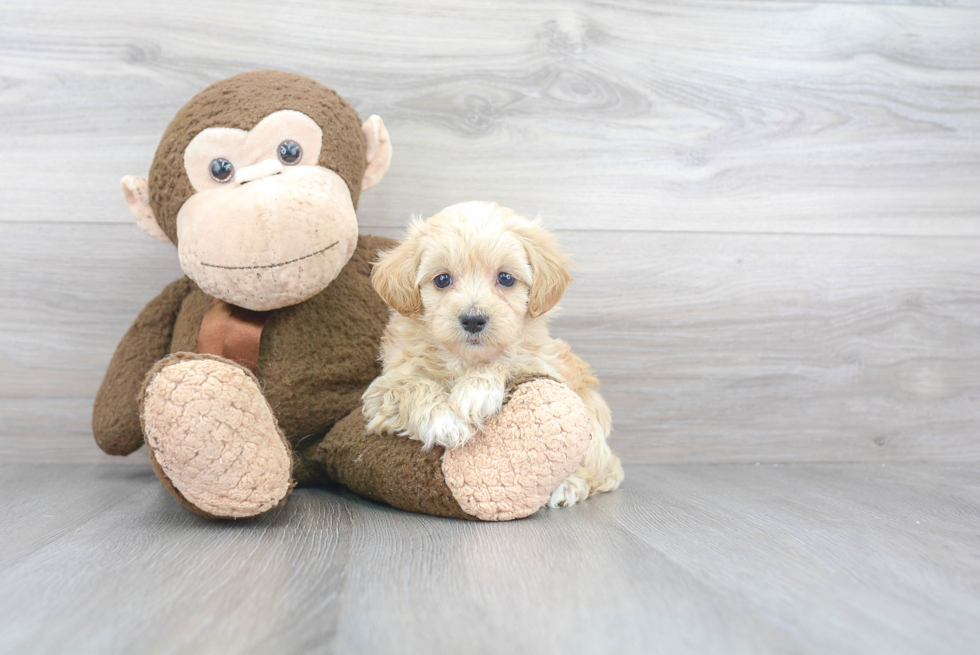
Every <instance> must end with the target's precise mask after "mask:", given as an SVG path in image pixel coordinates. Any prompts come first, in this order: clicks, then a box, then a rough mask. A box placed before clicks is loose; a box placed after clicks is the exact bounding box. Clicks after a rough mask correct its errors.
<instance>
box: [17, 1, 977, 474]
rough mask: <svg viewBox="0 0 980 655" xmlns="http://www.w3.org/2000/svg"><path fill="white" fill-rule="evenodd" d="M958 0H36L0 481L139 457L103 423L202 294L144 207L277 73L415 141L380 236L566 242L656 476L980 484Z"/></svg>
mask: <svg viewBox="0 0 980 655" xmlns="http://www.w3.org/2000/svg"><path fill="white" fill-rule="evenodd" d="M933 4H934V3H932V2H928V3H915V2H909V3H889V2H853V3H840V2H811V3H799V2H790V1H785V2H782V1H780V2H769V1H759V2H757V1H740V0H733V1H722V0H716V1H710V0H691V1H689V2H618V1H610V2H602V3H586V2H571V1H569V2H523V1H522V2H517V1H510V2H492V3H490V2H487V3H483V2H466V3H463V2H459V1H458V0H426V1H424V2H384V1H382V0H358V1H351V2H329V3H325V2H314V1H313V0H306V1H303V2H298V1H288V2H287V1H281V2H274V3H273V2H268V3H261V2H241V1H239V2H234V3H231V2H211V1H205V0H193V1H190V0H179V1H176V0H170V1H168V2H157V3H148V2H139V3H137V2H131V3H126V2H120V1H119V0H98V1H89V2H69V1H68V0H55V1H50V2H39V1H19V0H16V1H15V0H4V2H3V3H2V5H0V459H2V460H3V461H13V460H39V461H88V462H97V461H108V460H109V458H108V457H105V456H103V455H101V454H100V453H99V452H98V450H97V449H96V448H95V446H94V445H93V443H92V441H91V433H90V429H89V417H90V411H91V402H92V397H93V395H94V392H95V390H96V388H97V387H98V384H99V382H100V380H101V376H102V373H103V370H104V368H105V366H106V364H107V362H108V360H109V358H110V356H111V354H112V351H113V349H114V347H115V345H116V343H117V341H118V339H119V337H120V336H121V335H122V334H123V332H124V330H125V329H126V327H127V326H128V324H129V323H130V322H131V321H132V320H133V318H134V317H135V316H136V314H137V312H138V311H139V310H140V308H141V307H142V306H143V304H144V303H146V302H147V301H148V300H149V299H150V298H152V297H153V296H154V295H155V294H156V293H157V292H158V291H159V290H160V288H161V287H162V286H163V285H164V284H166V283H167V282H168V281H170V280H171V279H173V278H175V277H177V276H178V275H179V274H180V272H179V268H178V266H177V258H176V254H175V251H174V250H173V248H172V247H171V246H166V245H161V244H157V243H155V242H153V241H151V240H150V239H149V238H147V237H145V236H144V235H143V234H142V233H141V232H140V231H139V230H138V229H137V228H136V227H135V226H134V225H133V224H132V222H131V220H130V217H129V214H128V212H127V211H126V209H125V207H124V205H123V202H122V200H121V199H120V197H119V192H118V180H119V178H120V177H121V176H123V175H125V174H130V173H132V174H145V173H146V171H147V169H148V167H149V163H150V160H151V157H152V155H153V152H154V149H155V147H156V144H157V141H158V139H159V137H160V135H161V133H162V131H163V129H164V128H165V126H166V125H167V123H168V122H169V120H170V118H171V117H172V116H173V114H174V112H175V111H176V110H177V108H178V107H180V106H181V105H182V104H183V103H184V102H185V101H186V100H187V99H188V98H190V97H191V96H192V95H193V94H194V93H196V92H197V91H198V90H200V89H202V88H203V87H204V86H206V85H207V84H209V83H211V82H214V81H216V80H219V79H221V78H224V77H226V76H229V75H232V74H235V73H238V72H241V71H246V70H251V69H258V68H279V69H285V70H291V71H296V72H300V73H304V74H307V75H310V76H312V77H315V78H316V79H318V80H320V81H322V82H324V83H326V84H328V85H331V86H333V87H335V88H336V89H338V90H339V91H340V92H341V94H343V95H344V96H346V97H347V98H348V99H349V100H350V101H351V102H352V103H353V104H354V106H355V107H356V108H357V110H358V111H359V112H360V113H361V114H362V115H363V116H367V115H368V114H371V113H377V114H380V115H382V116H383V117H384V118H385V120H386V123H387V125H388V127H389V129H390V132H391V136H392V139H393V141H394V147H395V159H394V163H393V165H392V168H391V170H390V172H389V174H388V176H387V178H386V179H385V180H384V182H383V183H382V185H381V186H380V187H379V188H377V189H375V190H373V191H371V192H369V193H367V194H365V196H364V198H363V202H362V206H361V210H360V222H361V226H362V230H363V231H364V232H368V233H376V234H377V233H381V234H386V235H394V234H396V233H397V232H398V230H399V228H400V226H402V225H403V224H404V223H405V221H406V220H407V219H408V218H409V216H410V215H412V214H416V213H421V214H425V215H428V214H431V213H433V212H434V211H436V210H438V209H439V208H441V207H443V206H445V205H448V204H451V203H454V202H457V201H461V200H469V199H492V200H496V201H498V202H500V203H501V204H506V205H509V206H512V207H514V208H515V209H517V210H518V211H520V212H523V213H525V214H528V215H535V214H541V215H542V216H543V218H544V220H545V222H546V223H547V225H549V226H551V227H552V228H554V229H555V230H556V231H557V232H558V234H559V237H560V240H561V242H562V243H563V244H564V246H565V247H566V249H567V250H568V251H570V252H571V253H573V254H574V256H575V258H576V259H577V261H578V263H579V266H578V270H577V281H576V285H575V286H574V287H573V289H572V290H571V291H570V293H569V294H568V296H567V298H566V301H565V302H564V311H563V313H562V314H561V316H560V317H559V318H557V319H556V320H555V322H554V332H555V333H556V334H557V335H560V336H562V337H564V338H566V339H567V340H569V341H570V342H571V343H572V344H573V346H574V347H575V348H576V349H577V350H578V351H579V352H580V353H581V354H582V355H583V356H585V357H586V358H587V359H588V360H590V361H591V362H592V363H593V364H594V365H595V367H596V368H597V369H598V371H599V372H600V374H601V376H602V378H603V380H604V382H605V390H606V393H607V395H608V397H609V400H610V402H611V404H612V406H613V409H614V415H615V418H616V435H615V436H616V444H617V447H618V449H619V450H620V451H621V453H622V454H623V455H624V459H626V460H627V461H630V462H686V461H702V462H722V461H745V462H753V461H766V462H769V461H772V462H779V461H787V460H806V461H857V460H864V461H868V460H882V461H887V460H964V459H967V460H976V459H977V458H978V457H980V435H978V425H980V9H978V8H977V7H976V6H972V7H971V6H965V5H966V3H955V4H960V5H963V6H932V5H933ZM137 459H138V461H140V462H143V461H144V459H143V458H142V457H138V458H137Z"/></svg>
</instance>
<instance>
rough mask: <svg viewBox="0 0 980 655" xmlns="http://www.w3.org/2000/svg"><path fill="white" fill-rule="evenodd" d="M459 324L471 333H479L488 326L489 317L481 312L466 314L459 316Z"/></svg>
mask: <svg viewBox="0 0 980 655" xmlns="http://www.w3.org/2000/svg"><path fill="white" fill-rule="evenodd" d="M459 324H460V325H462V326H463V329H464V330H466V331H467V332H469V333H470V334H479V333H480V332H483V328H485V327H486V326H487V317H486V316H480V315H479V314H464V315H463V316H460V317H459Z"/></svg>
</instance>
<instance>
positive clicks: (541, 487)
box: [442, 379, 591, 521]
mask: <svg viewBox="0 0 980 655" xmlns="http://www.w3.org/2000/svg"><path fill="white" fill-rule="evenodd" d="M589 424H590V421H589V412H588V409H586V407H585V403H583V402H582V400H581V399H580V398H579V397H578V396H577V395H576V394H575V393H574V392H573V391H571V390H570V389H569V388H568V387H566V386H565V385H563V384H560V383H558V382H555V381H554V380H550V379H537V380H532V381H530V382H525V383H524V384H521V385H520V386H518V387H517V388H516V389H515V390H514V392H513V394H512V395H511V398H510V400H509V401H508V402H507V404H506V405H504V407H503V409H502V410H501V411H500V413H499V414H497V415H496V416H494V417H493V418H491V419H490V420H489V421H487V423H486V424H485V425H484V427H483V429H482V430H481V431H480V432H479V433H477V434H476V436H474V437H473V438H472V439H471V440H470V441H468V442H467V443H466V444H465V445H464V446H462V447H460V448H454V449H452V450H447V451H446V452H445V454H444V455H443V456H442V472H443V474H444V475H445V479H446V485H447V486H448V487H449V489H450V490H451V491H452V494H453V497H454V498H455V499H456V502H458V503H459V506H460V507H461V508H462V509H463V511H464V512H466V513H467V514H469V515H470V516H473V517H476V518H478V519H480V520H482V521H508V520H511V519H516V518H523V517H525V516H529V515H531V514H533V513H534V512H536V511H538V509H540V508H541V507H542V506H543V505H544V504H545V503H546V502H548V499H549V498H551V493H552V492H553V491H554V490H555V489H556V488H557V487H558V486H559V485H560V484H561V483H562V482H563V481H564V480H565V479H566V478H567V477H568V476H569V475H571V474H572V472H573V471H575V469H576V468H577V467H578V465H579V464H580V463H581V462H582V458H583V457H585V451H586V450H587V449H588V447H589V440H590V436H591V435H590V429H589Z"/></svg>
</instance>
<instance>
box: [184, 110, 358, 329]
mask: <svg viewBox="0 0 980 655" xmlns="http://www.w3.org/2000/svg"><path fill="white" fill-rule="evenodd" d="M322 142H323V131H322V130H321V128H320V126H319V125H318V124H317V123H316V122H315V121H314V120H313V119H311V118H309V117H308V116H306V115H305V114H303V113H301V112H298V111H292V110H282V111H277V112H275V113H272V114H270V115H269V116H267V117H265V118H264V119H262V120H261V121H260V122H259V123H258V124H257V125H256V126H255V127H254V128H252V129H251V130H239V129H234V128H228V127H211V128H208V129H206V130H203V131H202V132H200V133H199V134H198V135H197V136H196V137H194V139H193V140H192V141H191V142H190V144H189V145H188V146H187V149H186V150H185V151H184V169H185V171H186V173H187V177H188V178H189V179H190V182H191V185H192V186H193V187H194V190H195V192H196V193H194V195H193V196H191V197H190V198H189V199H188V200H187V201H186V202H185V203H184V204H183V206H182V207H181V208H180V211H179V212H178V213H177V244H178V251H179V254H180V264H181V267H182V268H183V269H184V272H185V273H186V274H187V275H188V277H190V278H191V279H192V280H194V281H195V282H196V283H197V284H198V285H199V286H200V287H201V289H202V290H204V291H205V292H206V293H208V294H210V295H212V296H215V297H217V298H220V299H222V300H224V301H226V302H229V303H232V304H235V305H240V306H242V307H246V308H248V309H253V310H257V311H263V310H268V309H277V308H279V307H285V306H288V305H293V304H296V303H298V302H302V301H304V300H306V299H307V298H310V297H312V296H314V295H316V294H317V293H319V292H320V291H322V290H323V289H324V288H326V286H327V285H328V284H330V282H331V281H332V280H333V279H334V278H335V277H336V276H337V274H338V273H339V272H340V270H341V269H342V268H343V267H344V265H345V264H347V261H348V260H349V259H350V257H351V254H353V252H354V248H355V246H356V245H357V217H356V214H355V211H354V205H353V203H352V201H351V194H350V191H349V190H348V187H347V184H346V183H345V182H344V180H343V179H342V178H341V177H340V176H339V175H337V173H335V172H333V171H332V170H330V169H328V168H325V167H323V166H319V165H318V163H317V162H318V159H319V156H320V148H321V146H322Z"/></svg>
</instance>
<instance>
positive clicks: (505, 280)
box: [497, 273, 517, 287]
mask: <svg viewBox="0 0 980 655" xmlns="http://www.w3.org/2000/svg"><path fill="white" fill-rule="evenodd" d="M515 282H517V278H516V277H514V276H513V275H511V274H510V273H500V274H499V275H497V284H499V285H500V286H502V287H512V286H514V283H515Z"/></svg>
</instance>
